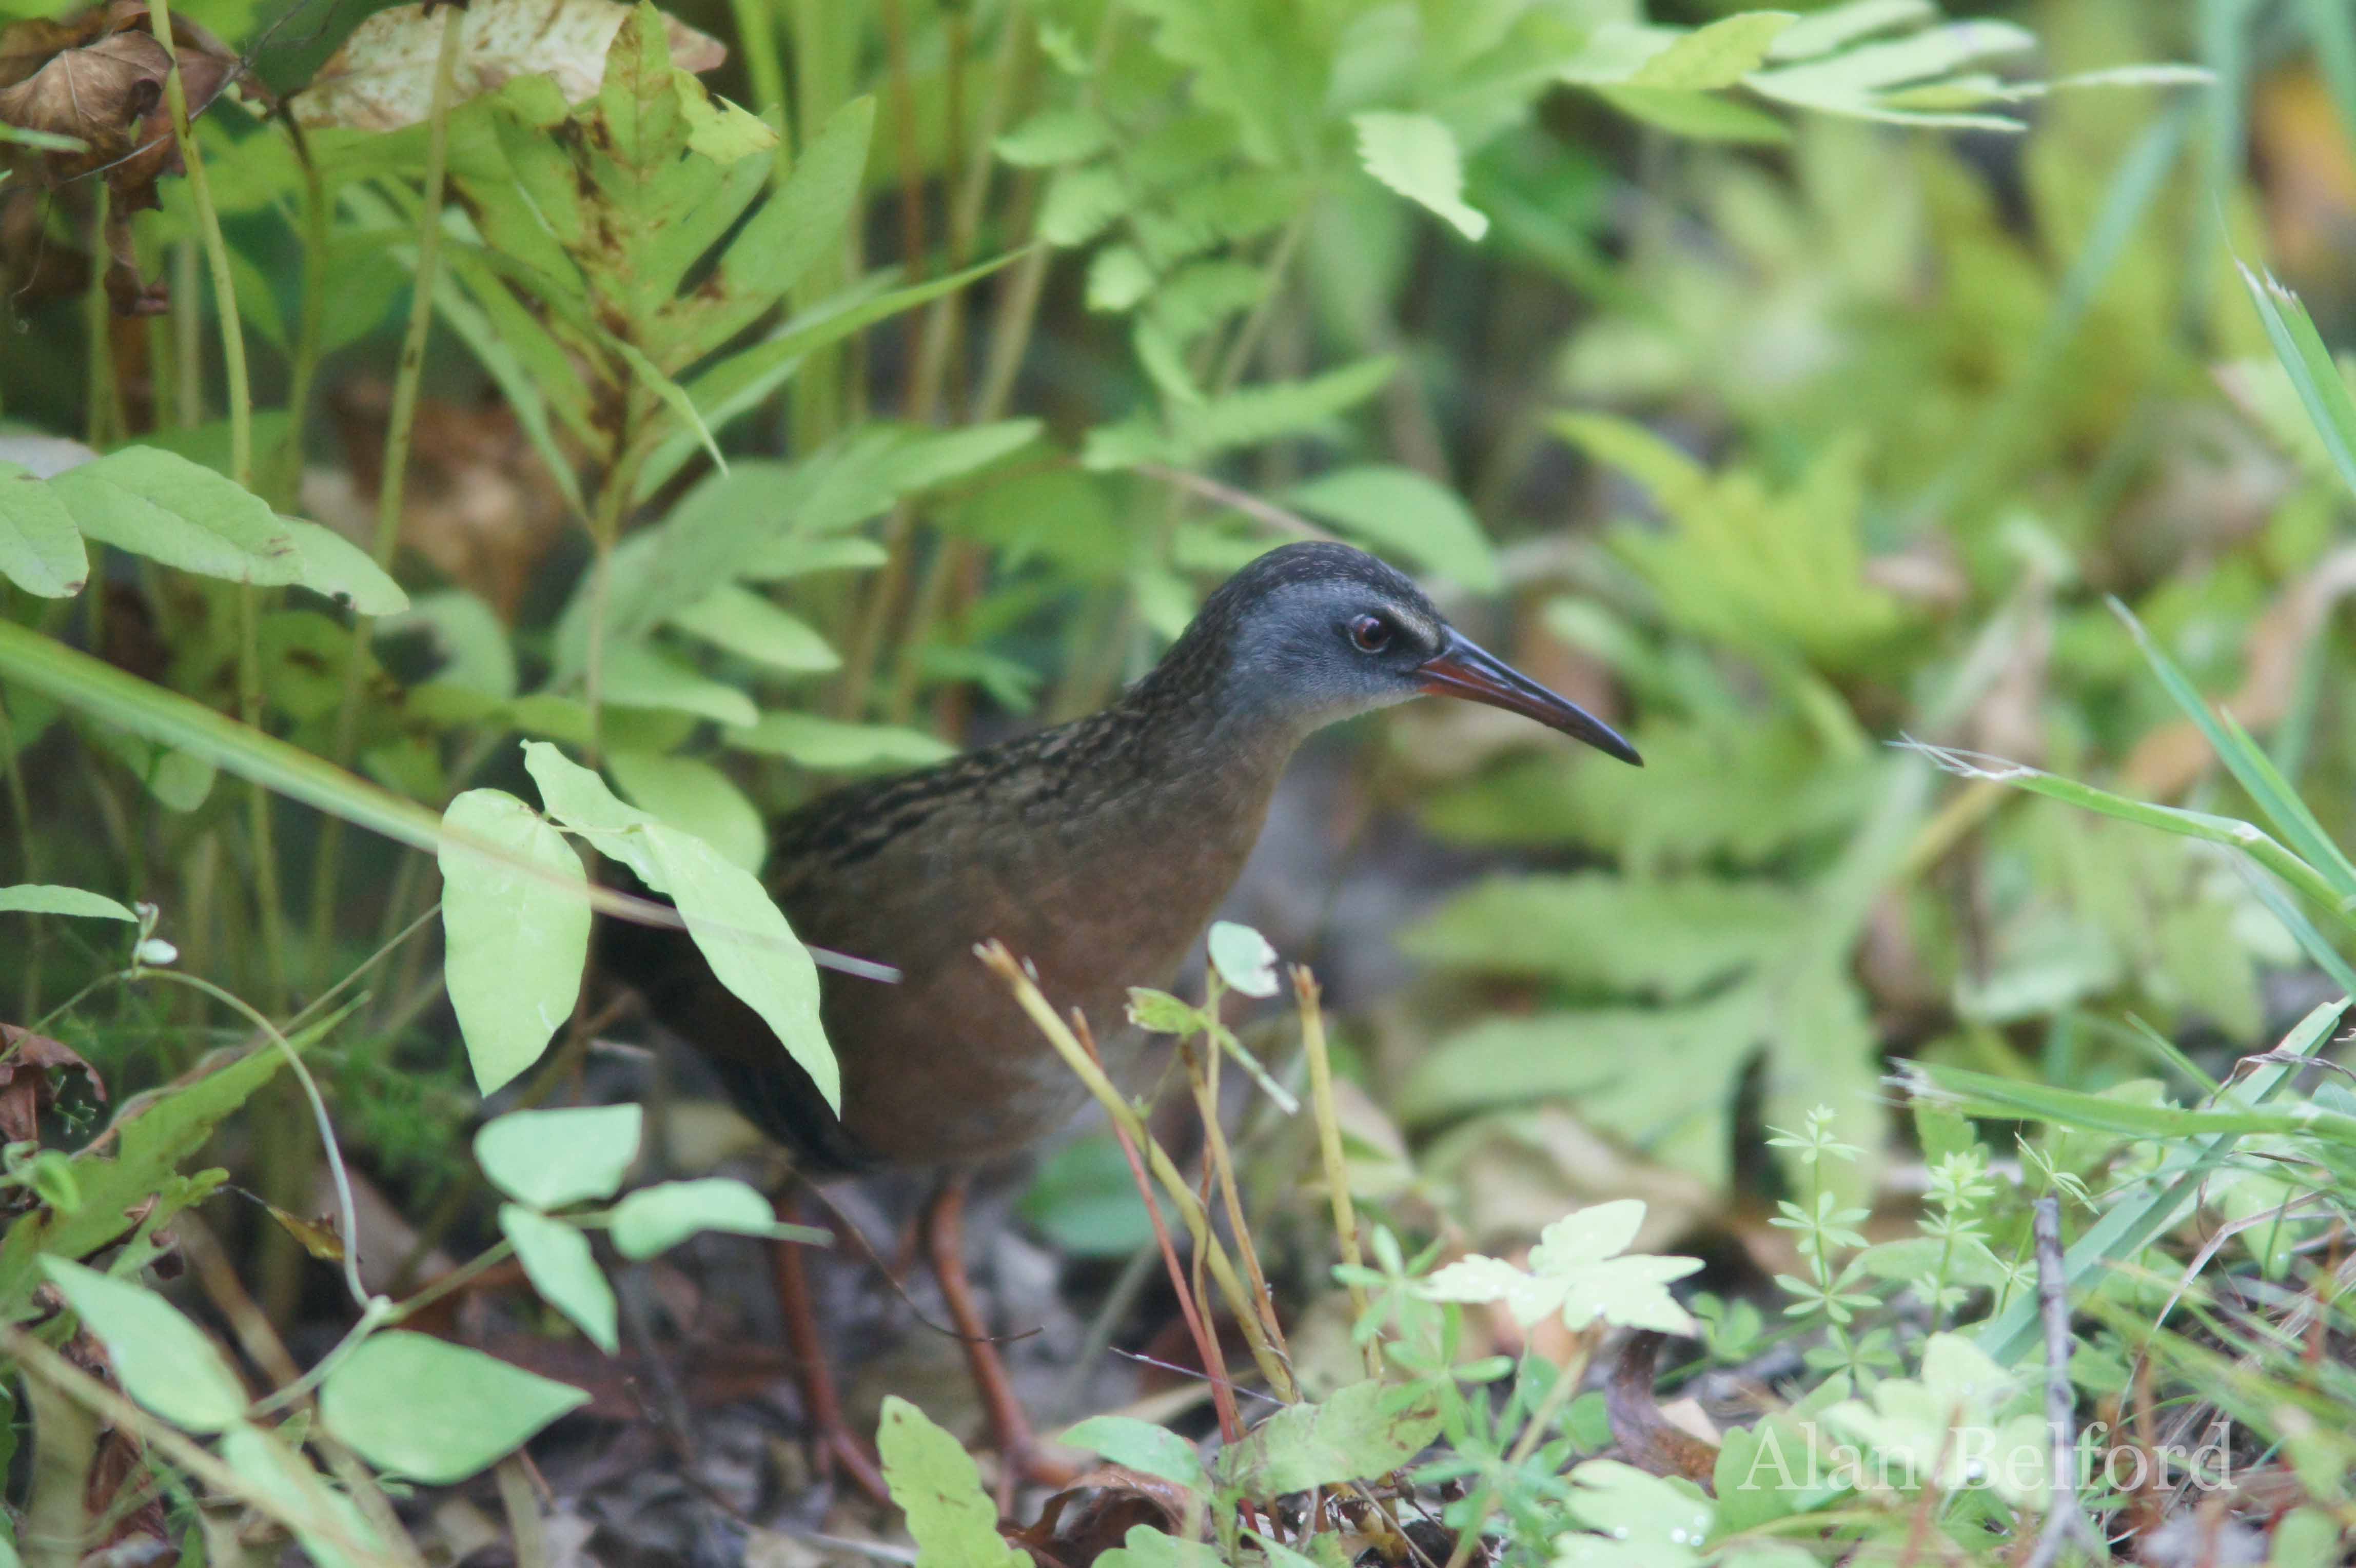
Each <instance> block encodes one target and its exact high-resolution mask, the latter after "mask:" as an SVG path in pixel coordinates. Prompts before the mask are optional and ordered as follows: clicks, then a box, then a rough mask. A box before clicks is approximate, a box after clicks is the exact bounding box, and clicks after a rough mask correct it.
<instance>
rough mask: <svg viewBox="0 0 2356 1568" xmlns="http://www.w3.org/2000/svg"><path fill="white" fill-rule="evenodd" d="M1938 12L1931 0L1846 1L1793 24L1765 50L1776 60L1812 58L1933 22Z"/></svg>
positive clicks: (1804, 17)
mask: <svg viewBox="0 0 2356 1568" xmlns="http://www.w3.org/2000/svg"><path fill="white" fill-rule="evenodd" d="M1938 15H1939V7H1938V6H1937V5H1935V4H1934V3H1933V0H1847V4H1845V5H1827V6H1826V7H1825V8H1824V9H1823V10H1821V11H1814V12H1811V13H1809V14H1808V15H1807V16H1803V17H1801V18H1800V19H1799V20H1798V21H1796V22H1794V23H1793V24H1792V25H1791V26H1790V27H1786V28H1784V29H1783V31H1782V32H1781V33H1779V34H1777V35H1776V37H1775V44H1774V47H1773V48H1771V49H1769V50H1768V51H1767V53H1768V57H1769V58H1770V59H1773V60H1775V61H1777V62H1779V63H1782V62H1785V61H1790V60H1800V59H1815V58H1816V57H1817V56H1818V55H1825V54H1830V53H1831V52H1832V51H1833V50H1835V49H1837V48H1842V47H1843V46H1845V45H1847V44H1852V43H1855V42H1856V41H1857V40H1858V39H1859V38H1870V37H1872V36H1873V35H1874V34H1876V33H1886V32H1889V31H1891V30H1892V29H1894V28H1898V27H1912V26H1913V25H1914V24H1916V23H1919V22H1928V21H1932V20H1933V19H1935V18H1936V17H1937V16H1938Z"/></svg>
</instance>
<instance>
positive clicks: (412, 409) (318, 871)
mask: <svg viewBox="0 0 2356 1568" xmlns="http://www.w3.org/2000/svg"><path fill="white" fill-rule="evenodd" d="M465 16H466V12H465V11H464V10H463V9H461V8H460V7H459V6H456V5H449V6H445V7H444V8H443V12H442V38H441V47H440V49H439V52H438V53H437V54H436V55H435V56H434V98H433V103H432V107H431V108H430V109H429V110H428V112H427V119H426V133H425V134H426V140H425V194H424V199H423V203H422V204H421V205H420V207H419V209H418V217H417V270H416V273H415V275H414V277H413V278H412V283H411V286H410V298H409V329H408V331H407V332H406V333H405V334H404V335H403V336H402V340H401V366H400V369H399V371H397V372H396V374H395V376H394V379H393V383H392V413H391V419H390V420H389V422H388V423H387V424H386V426H385V435H384V458H383V467H382V470H381V472H380V475H379V478H378V481H377V498H376V536H375V538H374V539H373V540H372V541H371V542H370V549H369V553H370V554H371V555H372V556H373V557H374V559H375V561H376V564H377V565H378V567H379V568H380V569H382V570H386V571H390V570H391V567H392V557H393V553H394V551H396V550H397V549H399V548H400V544H401V512H402V497H403V495H404V494H405V491H406V487H407V484H408V478H409V445H410V437H411V433H412V430H413V429H414V428H415V425H416V420H417V390H418V385H419V383H420V381H422V380H423V376H424V370H425V344H426V340H427V338H429V337H430V336H431V334H432V331H433V327H434V285H435V283H436V281H437V279H438V277H439V274H440V272H441V265H442V201H443V194H444V186H445V183H446V180H447V177H448V173H449V167H450V106H451V103H452V102H453V100H454V99H455V97H456V96H457V93H456V88H455V81H454V78H455V73H456V69H457V61H458V24H459V23H460V22H461V21H463V20H464V19H465ZM312 180H313V184H314V186H315V187H316V184H317V181H318V176H317V175H316V172H315V173H314V174H313V175H312ZM325 200H326V199H325V197H324V196H321V197H320V198H318V205H320V206H321V207H322V208H324V205H325ZM325 262H326V255H325V249H324V240H323V241H322V244H321V249H320V250H319V251H318V252H315V254H314V260H313V270H314V271H315V272H316V271H323V270H324V267H325ZM375 624H376V623H375V621H374V620H373V619H372V618H370V617H368V616H365V615H359V614H357V613H355V614H354V615H353V617H352V644H351V650H350V653H349V655H348V657H347V658H346V660H345V661H344V693H343V701H342V703H341V705H340V706H339V707H338V708H337V714H336V743H335V761H336V766H337V767H338V768H348V767H350V766H351V762H352V752H353V750H354V749H355V747H356V746H358V744H359V711H360V688H361V686H362V684H363V682H364V681H365V679H366V673H367V668H368V649H369V632H370V630H371V629H372V628H374V626H375ZM342 848H343V823H342V822H340V821H338V820H337V819H336V818H333V817H331V818H329V819H328V820H327V822H326V823H325V824H324V825H323V827H322V828H321V831H320V834H319V848H318V854H317V859H316V864H315V865H314V866H313V870H312V878H311V943H310V950H311V962H312V965H313V968H314V970H315V971H316V972H317V973H319V974H321V975H325V974H326V973H327V970H328V968H329V967H330V966H331V964H332V962H333V960H334V953H333V947H334V943H335V931H336V882H337V876H338V875H339V874H340V873H341V870H342V864H341V862H342V855H341V854H340V851H341V850H342Z"/></svg>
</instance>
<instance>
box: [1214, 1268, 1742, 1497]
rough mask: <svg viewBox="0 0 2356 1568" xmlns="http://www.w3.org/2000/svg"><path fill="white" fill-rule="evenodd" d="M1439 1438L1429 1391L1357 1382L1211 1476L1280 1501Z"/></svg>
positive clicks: (1251, 1443) (1383, 1465)
mask: <svg viewBox="0 0 2356 1568" xmlns="http://www.w3.org/2000/svg"><path fill="white" fill-rule="evenodd" d="M1697 1266H1698V1265H1697ZM1439 1434H1440V1410H1439V1407H1438V1405H1437V1403H1435V1402H1433V1400H1432V1397H1431V1395H1430V1392H1429V1391H1426V1390H1422V1389H1416V1388H1386V1387H1384V1386H1383V1385H1382V1384H1380V1383H1376V1382H1364V1383H1352V1384H1351V1385H1349V1386H1348V1387H1347V1388H1344V1389H1343V1390H1341V1391H1339V1392H1337V1393H1335V1394H1334V1395H1333V1398H1331V1399H1328V1400H1324V1401H1323V1402H1319V1403H1316V1404H1296V1405H1288V1406H1286V1407H1285V1408H1284V1409H1282V1410H1280V1411H1279V1412H1276V1413H1275V1414H1274V1415H1272V1416H1270V1417H1269V1418H1268V1420H1266V1421H1264V1422H1262V1423H1260V1424H1259V1425H1258V1426H1256V1427H1254V1428H1253V1429H1252V1430H1251V1431H1249V1432H1248V1433H1246V1434H1244V1436H1243V1440H1242V1441H1241V1442H1239V1443H1235V1444H1229V1445H1228V1446H1227V1447H1226V1448H1225V1449H1223V1450H1222V1451H1221V1452H1220V1454H1219V1457H1218V1461H1217V1463H1216V1464H1215V1466H1213V1468H1212V1473H1213V1475H1214V1476H1215V1477H1216V1478H1217V1480H1218V1483H1219V1486H1220V1488H1221V1489H1222V1490H1223V1491H1224V1490H1232V1491H1237V1492H1240V1493H1242V1494H1243V1495H1244V1496H1245V1497H1248V1498H1273V1497H1280V1496H1282V1495H1283V1494H1285V1493H1287V1492H1305V1491H1307V1490H1309V1488H1311V1487H1331V1486H1337V1485H1339V1484H1340V1483H1342V1482H1344V1481H1365V1480H1372V1479H1374V1478H1375V1477H1377V1476H1383V1475H1387V1474H1389V1473H1390V1472H1391V1471H1393V1470H1396V1469H1398V1468H1399V1467H1400V1466H1404V1465H1407V1464H1408V1463H1410V1462H1411V1461H1413V1460H1414V1458H1415V1456H1416V1455H1418V1454H1420V1453H1421V1452H1423V1449H1424V1447H1425V1445H1426V1444H1429V1443H1430V1442H1431V1440H1432V1439H1433V1438H1434V1437H1436V1436H1438V1435H1439Z"/></svg>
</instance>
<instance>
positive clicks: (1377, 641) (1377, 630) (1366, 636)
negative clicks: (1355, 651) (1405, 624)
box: [1350, 616, 1391, 653]
mask: <svg viewBox="0 0 2356 1568" xmlns="http://www.w3.org/2000/svg"><path fill="white" fill-rule="evenodd" d="M1350 640H1351V641H1352V642H1353V643H1355V644H1356V645H1357V646H1358V648H1359V649H1360V650H1363V651H1365V652H1367V653H1380V652H1381V651H1382V650H1384V649H1386V648H1388V647H1389V646H1390V645H1391V623H1390V622H1388V621H1387V620H1385V619H1384V618H1382V617H1380V616H1360V617H1359V618H1357V619H1355V620H1354V621H1352V622H1351V623H1350Z"/></svg>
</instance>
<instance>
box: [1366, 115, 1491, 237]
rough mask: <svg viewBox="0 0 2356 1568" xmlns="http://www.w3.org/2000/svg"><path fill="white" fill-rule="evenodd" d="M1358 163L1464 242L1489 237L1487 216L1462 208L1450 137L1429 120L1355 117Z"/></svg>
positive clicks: (1458, 159) (1457, 157)
mask: <svg viewBox="0 0 2356 1568" xmlns="http://www.w3.org/2000/svg"><path fill="white" fill-rule="evenodd" d="M1350 123H1351V124H1354V125H1355V126H1356V127H1357V130H1358V161H1359V162H1360V163H1361V164H1362V165H1364V166H1365V170H1366V172H1367V173H1368V174H1370V175H1372V176H1374V177H1376V179H1378V180H1380V181H1382V182H1383V183H1384V184H1385V185H1387V186H1389V187H1390V188H1392V189H1393V190H1396V191H1398V193H1399V194H1400V195H1401V196H1404V197H1406V198H1407V199H1408V200H1409V201H1413V202H1416V203H1418V204H1419V205H1421V206H1423V207H1426V208H1429V209H1430V210H1431V211H1433V212H1435V213H1437V214H1438V215H1439V216H1440V217H1442V218H1444V219H1446V220H1448V221H1449V222H1450V223H1451V224H1453V225H1454V226H1455V228H1456V230H1457V231H1458V232H1460V233H1462V235H1463V236H1464V237H1465V238H1466V239H1468V240H1478V239H1479V238H1481V236H1483V234H1486V233H1487V232H1488V231H1489V216H1488V214H1487V213H1485V212H1480V211H1476V210H1475V209H1472V208H1471V207H1468V206H1466V205H1465V204H1464V157H1463V155H1462V153H1461V152H1460V151H1458V149H1457V146H1456V135H1455V133H1453V132H1451V130H1449V128H1448V126H1447V125H1446V124H1445V123H1443V122H1442V121H1440V120H1439V119H1438V118H1436V117H1434V116H1432V115H1430V114H1397V113H1388V112H1387V111H1381V110H1369V111H1367V112H1366V113H1363V114H1354V115H1352V116H1351V117H1350Z"/></svg>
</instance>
